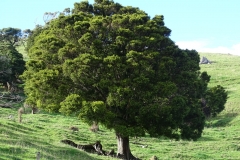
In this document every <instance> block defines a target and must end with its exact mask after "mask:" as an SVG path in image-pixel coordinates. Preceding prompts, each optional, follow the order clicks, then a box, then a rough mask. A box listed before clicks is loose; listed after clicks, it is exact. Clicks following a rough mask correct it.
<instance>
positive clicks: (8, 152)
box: [0, 50, 240, 160]
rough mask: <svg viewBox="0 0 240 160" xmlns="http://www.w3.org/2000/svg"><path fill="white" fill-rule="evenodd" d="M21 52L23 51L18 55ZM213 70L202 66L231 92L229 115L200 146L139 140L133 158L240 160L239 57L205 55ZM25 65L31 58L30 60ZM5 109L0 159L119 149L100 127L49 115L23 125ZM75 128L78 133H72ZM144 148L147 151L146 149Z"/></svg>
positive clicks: (84, 157) (215, 121)
mask: <svg viewBox="0 0 240 160" xmlns="http://www.w3.org/2000/svg"><path fill="white" fill-rule="evenodd" d="M19 51H20V52H21V51H23V50H19ZM200 56H201V57H202V56H205V57H207V58H208V59H209V60H210V61H212V63H211V64H201V65H200V67H201V70H202V71H207V72H208V74H209V75H211V81H210V84H209V86H210V87H211V86H216V85H221V86H223V87H225V88H226V90H227V91H228V95H229V98H228V101H227V104H226V108H225V110H224V111H223V112H222V113H221V114H219V115H218V116H217V117H215V118H209V119H208V120H207V122H206V126H205V129H204V132H203V135H202V138H200V139H199V140H198V141H183V140H180V141H175V140H172V139H167V138H164V137H161V138H152V137H149V136H148V135H146V137H137V138H131V139H130V146H131V150H132V153H133V154H134V155H135V156H136V157H138V158H141V159H143V160H149V159H150V158H151V157H152V156H153V155H155V156H157V157H158V158H159V159H161V160H162V159H166V160H169V159H181V160H182V159H186V160H188V159H193V160H195V159H211V160H212V159H240V143H239V140H240V116H239V113H240V107H239V104H240V56H234V55H228V54H212V53H211V54H209V53H201V54H200ZM25 59H27V56H26V54H25ZM19 107H22V104H20V105H16V106H15V107H14V108H12V109H5V108H0V159H1V160H13V159H14V160H32V159H36V152H40V155H41V160H104V159H114V158H111V157H104V156H98V155H95V154H91V153H86V152H83V151H81V150H78V149H76V148H73V147H71V146H68V145H65V144H63V143H61V142H60V141H61V140H63V139H70V140H72V141H74V142H75V143H78V144H89V143H94V142H95V141H96V140H100V141H101V143H102V145H103V149H104V150H106V151H109V150H111V149H114V150H115V151H116V149H117V140H116V137H115V135H114V131H111V130H107V129H106V128H104V127H103V126H100V131H99V132H95V133H94V132H91V131H90V130H89V128H90V127H89V126H88V125H86V124H84V123H82V122H81V121H80V120H78V119H77V118H76V117H66V116H63V115H59V114H53V113H51V114H49V113H46V112H44V111H39V112H38V114H34V115H32V114H30V111H28V110H26V113H25V114H23V115H22V123H19V122H18V108H19ZM71 126H75V127H78V128H79V131H72V130H70V129H69V128H70V127H71ZM142 146H145V147H144V148H143V147H142Z"/></svg>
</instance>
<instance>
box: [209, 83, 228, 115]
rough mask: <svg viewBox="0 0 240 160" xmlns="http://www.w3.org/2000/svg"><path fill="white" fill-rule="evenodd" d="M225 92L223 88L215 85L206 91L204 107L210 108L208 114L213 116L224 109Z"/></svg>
mask: <svg viewBox="0 0 240 160" xmlns="http://www.w3.org/2000/svg"><path fill="white" fill-rule="evenodd" d="M227 98H228V97H227V92H226V91H225V89H224V88H223V87H222V86H220V85H217V86H215V87H212V88H210V89H208V90H207V92H206V101H207V106H206V109H208V110H210V115H211V116H213V117H215V116H216V115H217V114H218V113H220V112H221V111H223V110H224V108H225V107H224V105H225V103H226V102H227ZM210 115H209V116H210Z"/></svg>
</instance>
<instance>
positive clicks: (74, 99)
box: [59, 94, 82, 115]
mask: <svg viewBox="0 0 240 160" xmlns="http://www.w3.org/2000/svg"><path fill="white" fill-rule="evenodd" d="M60 105H61V108H60V109H59V112H61V113H63V114H66V115H70V114H72V113H74V112H76V111H77V110H79V109H81V107H82V99H81V97H80V96H79V95H77V94H71V95H69V96H68V97H67V98H66V99H65V101H63V102H61V103H60Z"/></svg>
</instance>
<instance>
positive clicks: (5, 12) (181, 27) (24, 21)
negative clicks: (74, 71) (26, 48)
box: [0, 0, 240, 55]
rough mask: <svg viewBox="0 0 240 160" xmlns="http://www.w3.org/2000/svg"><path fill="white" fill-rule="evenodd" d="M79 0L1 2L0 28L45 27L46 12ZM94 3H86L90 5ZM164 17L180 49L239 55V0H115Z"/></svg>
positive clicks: (151, 15)
mask: <svg viewBox="0 0 240 160" xmlns="http://www.w3.org/2000/svg"><path fill="white" fill-rule="evenodd" d="M80 1H81V0H0V6H1V9H0V29H2V28H7V27H13V28H20V29H22V30H24V29H33V28H34V27H35V25H36V24H40V25H44V22H43V14H44V13H45V12H55V11H63V10H64V9H65V8H73V5H74V3H75V2H80ZM93 2H94V0H89V3H91V4H92V3H93ZM114 2H118V3H120V4H121V5H123V6H133V7H138V8H140V9H141V10H144V11H145V12H146V13H148V15H149V16H150V17H151V18H152V17H154V16H155V15H163V16H164V22H165V26H167V27H168V28H169V29H171V30H172V32H171V36H170V38H171V39H172V40H173V41H174V42H175V43H176V44H177V45H178V46H179V47H180V48H182V49H195V50H197V51H198V52H209V53H224V54H234V55H240V31H239V30H240V20H239V17H240V10H239V6H240V0H114Z"/></svg>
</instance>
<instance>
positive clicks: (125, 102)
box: [23, 0, 224, 140]
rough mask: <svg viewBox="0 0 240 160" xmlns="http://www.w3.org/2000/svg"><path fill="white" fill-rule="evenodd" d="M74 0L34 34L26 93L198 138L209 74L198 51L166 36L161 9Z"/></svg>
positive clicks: (65, 108)
mask: <svg viewBox="0 0 240 160" xmlns="http://www.w3.org/2000/svg"><path fill="white" fill-rule="evenodd" d="M74 7H75V8H74V9H73V12H72V14H67V15H60V16H59V17H58V18H56V19H53V20H52V21H50V22H49V24H48V25H47V27H46V28H44V30H42V31H41V32H37V33H36V36H34V43H33V44H32V45H30V46H31V48H30V49H29V57H30V60H29V61H28V62H27V71H26V72H25V73H24V75H23V78H24V79H25V80H26V87H25V93H26V95H27V101H28V100H31V101H32V102H33V103H34V102H35V103H36V102H37V106H38V107H41V108H44V109H47V110H49V111H60V112H62V113H65V114H72V113H74V112H75V113H79V118H80V119H82V120H83V121H85V122H88V123H90V122H93V121H97V122H99V123H101V124H103V125H105V126H106V127H107V128H108V129H113V130H115V131H116V132H117V133H119V134H121V135H124V136H129V135H131V136H134V135H143V134H144V133H149V134H150V135H151V136H167V137H173V138H177V139H178V138H186V139H194V140H195V139H197V138H199V137H200V136H201V134H202V131H203V128H204V123H205V117H204V114H203V111H202V107H201V103H200V99H201V98H203V97H204V96H205V95H206V94H205V92H206V91H207V84H208V82H209V80H210V76H208V75H207V73H205V72H204V73H201V72H200V67H199V60H200V58H199V55H198V53H197V52H196V51H194V50H181V49H179V48H178V47H177V46H176V45H175V44H174V42H173V41H172V40H171V39H169V35H170V33H171V30H170V29H168V28H167V27H165V26H164V22H163V20H164V18H163V16H160V15H157V16H155V17H153V18H152V19H151V18H150V17H149V16H148V15H147V14H146V13H145V12H144V11H141V10H139V9H138V8H133V7H124V6H121V5H120V4H118V3H114V2H113V1H109V0H104V1H102V0H100V1H95V3H94V4H93V5H90V4H88V2H80V3H75V5H74ZM35 62H37V64H35ZM220 90H221V89H220ZM221 91H223V92H224V90H221ZM214 93H215V92H213V94H214ZM207 95H209V96H210V97H211V95H210V94H207ZM214 96H215V95H214ZM80 97H81V98H80ZM211 98H212V97H211ZM211 98H209V99H211ZM222 103H223V101H221V102H219V104H221V106H224V104H222ZM211 104H214V106H219V104H215V103H213V102H211ZM214 112H215V111H214Z"/></svg>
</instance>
